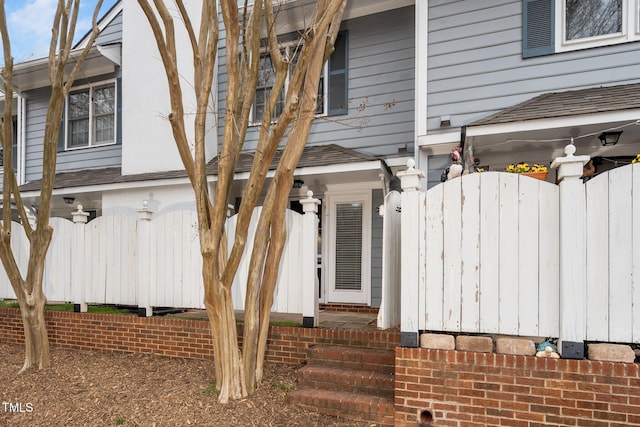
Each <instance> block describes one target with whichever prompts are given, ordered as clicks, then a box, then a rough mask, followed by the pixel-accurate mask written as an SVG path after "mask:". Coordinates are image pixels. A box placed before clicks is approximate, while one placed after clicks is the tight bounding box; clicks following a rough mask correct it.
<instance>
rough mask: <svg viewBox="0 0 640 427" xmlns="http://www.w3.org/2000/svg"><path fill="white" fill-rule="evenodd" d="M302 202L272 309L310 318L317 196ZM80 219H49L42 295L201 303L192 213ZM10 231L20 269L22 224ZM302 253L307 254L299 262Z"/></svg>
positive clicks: (0, 283) (2, 287)
mask: <svg viewBox="0 0 640 427" xmlns="http://www.w3.org/2000/svg"><path fill="white" fill-rule="evenodd" d="M301 203H302V204H303V207H304V209H305V214H304V215H301V214H298V213H296V212H293V211H287V215H286V221H287V222H286V224H287V227H286V229H287V241H286V245H285V249H284V253H283V256H282V260H281V265H280V272H279V275H278V282H277V287H276V293H275V297H274V303H273V306H272V311H274V312H280V313H302V314H303V315H304V316H305V317H314V318H315V319H317V305H318V301H317V298H316V297H315V294H316V293H315V289H316V269H315V262H316V259H317V254H316V250H317V247H316V237H315V236H317V227H318V218H317V214H316V213H317V208H316V207H317V204H318V203H319V201H318V200H317V199H314V198H313V197H312V194H309V195H308V197H307V198H306V199H303V200H301ZM259 214H260V208H257V209H256V210H255V211H254V212H253V216H252V219H251V226H250V230H249V234H250V236H251V237H250V239H249V242H248V245H247V248H251V245H252V242H253V234H254V231H255V228H256V226H257V222H258V217H259ZM87 216H88V214H86V213H85V212H83V211H82V210H81V209H79V210H78V211H77V212H74V213H73V217H74V221H69V220H66V219H62V218H51V220H50V224H51V226H52V227H53V229H54V234H53V240H52V243H51V246H50V248H49V252H48V254H47V259H46V267H45V278H44V292H45V295H46V296H47V299H48V300H50V301H64V302H73V303H75V304H79V305H81V306H86V304H118V305H130V306H138V307H141V308H144V309H146V313H147V315H150V314H151V308H152V307H175V308H204V304H203V296H204V290H203V286H202V257H201V255H200V248H199V240H198V227H197V218H196V213H195V211H193V210H191V211H166V212H161V213H158V214H153V213H152V212H150V211H149V210H148V209H147V207H146V206H143V208H142V209H139V210H138V216H137V217H135V216H133V215H131V216H127V215H125V214H121V213H120V214H108V215H104V216H101V217H98V218H96V219H94V220H93V221H91V222H88V223H87V222H86V219H87ZM235 225H236V216H233V217H231V218H229V219H228V221H227V225H226V227H227V233H228V236H229V245H228V246H229V248H231V245H232V244H233V239H234V233H235ZM12 236H13V238H12V246H13V247H14V251H15V253H16V257H17V260H18V263H19V265H20V267H21V269H22V271H23V274H24V273H25V272H26V265H27V260H28V253H29V249H28V244H27V239H26V236H25V234H24V231H23V229H22V226H20V225H19V224H17V223H13V224H12ZM309 236H312V238H309ZM307 240H309V241H307ZM249 250H250V249H249ZM305 257H307V258H309V259H308V260H306V261H305ZM249 260H250V254H248V253H246V252H245V255H244V256H243V258H242V261H241V263H240V267H239V269H238V274H237V276H236V279H235V281H234V284H233V289H232V292H233V297H234V305H235V308H236V309H237V310H243V309H244V296H245V283H246V277H247V271H248V267H249V265H248V264H249ZM0 298H3V299H11V298H15V294H14V293H13V289H12V288H11V285H10V284H9V281H8V278H7V276H6V274H5V272H4V269H1V270H0ZM306 300H308V301H306Z"/></svg>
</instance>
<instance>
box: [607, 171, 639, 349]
mask: <svg viewBox="0 0 640 427" xmlns="http://www.w3.org/2000/svg"><path fill="white" fill-rule="evenodd" d="M631 183H632V181H631V168H630V167H621V168H616V169H613V170H611V171H610V172H609V239H610V240H609V242H610V243H609V313H610V314H609V318H610V320H611V321H610V326H609V340H610V341H614V342H615V341H617V342H630V341H632V325H633V292H632V291H633V290H632V287H631V279H632V275H631V274H632V266H633V258H632V255H633V254H632V252H631V250H630V249H631V248H632V246H633V242H632V240H631V239H632V234H631V231H632V211H631V198H630V197H629V195H631V189H632V187H631Z"/></svg>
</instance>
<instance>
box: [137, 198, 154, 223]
mask: <svg viewBox="0 0 640 427" xmlns="http://www.w3.org/2000/svg"><path fill="white" fill-rule="evenodd" d="M136 212H138V219H143V220H150V219H151V216H152V215H153V211H152V210H151V209H149V201H148V200H143V201H142V207H141V208H140V209H136Z"/></svg>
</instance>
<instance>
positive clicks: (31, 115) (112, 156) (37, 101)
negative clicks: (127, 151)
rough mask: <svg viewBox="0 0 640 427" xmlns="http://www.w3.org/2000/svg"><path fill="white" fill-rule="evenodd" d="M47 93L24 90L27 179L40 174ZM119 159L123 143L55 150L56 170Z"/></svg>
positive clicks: (105, 164) (116, 163) (117, 162)
mask: <svg viewBox="0 0 640 427" xmlns="http://www.w3.org/2000/svg"><path fill="white" fill-rule="evenodd" d="M49 94H50V89H49V88H43V89H37V90H34V91H31V92H29V93H28V94H27V132H26V150H25V172H26V179H27V181H33V180H37V179H40V178H42V162H43V158H42V144H43V138H44V126H45V122H46V115H47V105H48V102H49ZM121 159H122V146H121V145H119V144H118V145H108V146H103V147H95V148H86V149H80V150H73V151H65V152H60V153H58V165H57V172H66V171H72V170H79V169H90V168H102V167H109V166H120V164H121Z"/></svg>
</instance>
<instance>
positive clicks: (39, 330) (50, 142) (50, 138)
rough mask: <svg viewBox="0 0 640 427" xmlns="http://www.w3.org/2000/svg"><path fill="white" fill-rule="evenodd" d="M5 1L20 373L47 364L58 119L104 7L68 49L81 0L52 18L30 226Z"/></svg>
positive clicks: (3, 136) (8, 174) (7, 235)
mask: <svg viewBox="0 0 640 427" xmlns="http://www.w3.org/2000/svg"><path fill="white" fill-rule="evenodd" d="M4 3H5V2H4V0H0V37H1V38H2V50H3V56H4V67H3V68H2V91H3V92H4V111H3V115H2V121H1V122H0V141H1V142H2V149H3V160H4V162H3V171H4V175H3V178H4V179H3V184H2V226H1V229H0V259H1V260H2V265H3V267H4V270H5V272H6V274H7V276H8V278H9V281H10V282H11V286H12V288H13V291H14V292H15V294H16V298H17V300H18V303H19V305H20V312H21V314H22V321H23V325H24V342H25V360H24V365H23V367H22V369H21V370H20V372H24V371H26V370H28V369H29V368H31V367H34V368H38V369H42V368H46V367H48V366H50V364H51V357H50V353H49V340H48V337H47V329H46V326H45V321H44V305H45V303H46V296H45V294H44V292H43V289H42V285H43V276H44V265H45V258H46V255H47V250H48V249H49V244H50V243H51V237H52V235H53V229H52V228H51V226H50V225H49V214H50V211H51V193H52V191H53V184H54V177H55V173H56V154H57V144H58V136H59V130H60V122H61V118H62V112H63V107H64V102H65V99H66V96H67V94H68V93H69V89H70V88H71V85H72V84H73V82H74V80H75V77H76V75H77V74H78V72H79V71H80V68H81V66H82V63H83V61H84V59H85V58H86V56H87V55H88V53H89V51H90V49H91V46H92V45H93V41H94V40H95V38H96V36H97V34H98V26H97V24H96V22H97V16H98V12H99V11H100V7H101V6H102V0H99V1H98V3H97V5H96V8H95V10H94V13H93V20H92V30H91V32H90V34H89V36H88V43H87V47H86V48H84V49H83V50H81V51H80V52H77V51H76V52H72V49H71V48H72V46H73V37H74V34H75V29H76V21H77V19H78V11H79V9H80V0H66V1H65V0H59V1H58V5H57V8H56V12H55V15H54V18H53V26H52V30H51V31H52V36H51V43H50V45H49V81H50V83H51V97H50V98H49V104H48V108H47V115H46V123H45V128H44V137H43V141H42V146H43V165H42V189H41V190H40V196H39V208H38V211H37V214H36V218H35V222H34V224H33V225H32V224H31V223H30V222H29V219H28V218H27V211H26V208H25V206H24V203H23V200H22V198H21V197H20V191H19V190H18V184H17V179H16V176H15V173H14V170H13V167H14V166H13V161H12V157H13V156H12V149H13V148H12V145H13V144H12V139H13V129H12V116H13V111H12V108H13V102H12V99H13V93H14V88H13V84H12V78H13V58H12V57H11V44H10V41H9V31H8V29H7V20H6V14H5V7H4ZM12 206H15V209H16V210H17V214H18V216H19V218H20V221H21V223H22V227H23V229H24V233H25V234H26V236H27V240H28V242H29V259H28V264H27V270H26V274H24V275H23V273H22V272H21V271H20V269H19V267H18V263H17V262H16V258H15V256H14V253H13V252H12V249H11V210H12Z"/></svg>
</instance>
